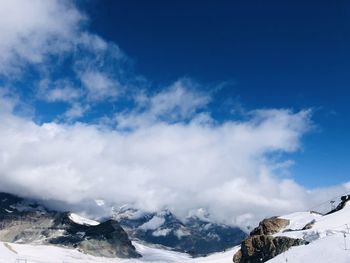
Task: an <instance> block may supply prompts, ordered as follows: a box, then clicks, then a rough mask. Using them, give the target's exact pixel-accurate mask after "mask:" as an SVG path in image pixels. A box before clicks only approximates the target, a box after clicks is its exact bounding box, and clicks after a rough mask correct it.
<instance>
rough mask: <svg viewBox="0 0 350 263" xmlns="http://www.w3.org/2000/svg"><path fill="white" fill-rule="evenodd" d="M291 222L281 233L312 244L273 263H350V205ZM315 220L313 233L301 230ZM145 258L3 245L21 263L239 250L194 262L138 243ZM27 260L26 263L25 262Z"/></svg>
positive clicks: (99, 262) (7, 256) (215, 261)
mask: <svg viewBox="0 0 350 263" xmlns="http://www.w3.org/2000/svg"><path fill="white" fill-rule="evenodd" d="M282 218H286V219H289V220H290V222H291V223H290V225H289V226H287V227H286V229H292V230H294V231H290V232H285V233H279V234H276V235H284V236H290V237H295V238H304V239H307V240H309V241H310V242H311V243H310V244H309V245H305V246H299V247H293V248H291V249H290V250H288V251H287V252H285V253H283V254H281V255H278V256H277V257H275V258H273V259H271V260H269V261H268V262H269V263H285V262H288V263H305V262H317V263H335V262H336V263H349V262H350V234H349V229H348V227H350V204H349V203H348V204H347V205H346V206H345V208H344V209H342V210H340V211H338V212H336V213H334V214H330V215H328V216H320V215H317V214H311V213H309V212H300V213H293V214H290V215H286V216H283V217H282ZM312 220H315V224H314V226H313V228H312V229H309V230H300V229H301V228H303V227H304V226H305V225H306V224H307V223H309V222H310V221H312ZM134 245H135V246H136V248H137V250H138V251H139V252H140V253H141V254H142V255H143V258H142V259H108V258H99V257H93V256H89V255H85V254H82V253H80V252H78V251H76V250H71V249H64V248H59V247H54V246H33V245H22V244H7V243H1V242H0V262H4V263H5V262H6V263H11V262H18V263H63V262H64V263H83V262H84V263H92V262H96V263H131V262H135V263H140V262H154V263H156V262H163V263H164V262H169V263H171V262H189V263H225V262H227V263H228V262H232V256H233V254H234V253H235V252H236V251H237V249H238V248H237V247H236V248H233V249H231V250H229V251H226V252H222V253H216V254H213V255H210V256H208V257H205V258H196V259H193V258H190V257H189V256H188V255H187V254H183V253H177V252H172V251H167V250H164V249H159V248H152V247H148V246H145V245H142V244H139V243H134ZM25 260H26V261H25Z"/></svg>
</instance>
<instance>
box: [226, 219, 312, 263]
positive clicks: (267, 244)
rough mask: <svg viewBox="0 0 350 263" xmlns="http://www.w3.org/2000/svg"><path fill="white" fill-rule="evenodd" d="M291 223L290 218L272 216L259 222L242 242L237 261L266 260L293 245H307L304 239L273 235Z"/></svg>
mask: <svg viewBox="0 0 350 263" xmlns="http://www.w3.org/2000/svg"><path fill="white" fill-rule="evenodd" d="M288 225H289V220H287V219H283V218H278V217H271V218H267V219H264V220H263V221H261V222H260V223H259V226H258V227H256V228H255V229H254V230H253V231H252V232H251V233H250V236H249V237H248V238H247V239H245V240H244V241H243V242H242V243H241V249H240V250H238V251H237V252H236V254H235V255H234V256H233V262H235V263H259V262H265V261H267V260H269V259H272V258H274V257H275V256H277V255H279V254H281V253H283V252H285V251H287V250H288V249H289V248H291V247H292V246H300V245H305V244H307V242H306V241H305V240H303V239H294V238H290V237H284V236H277V237H274V236H272V235H273V234H276V233H278V232H279V231H281V230H282V229H283V228H285V227H286V226H288Z"/></svg>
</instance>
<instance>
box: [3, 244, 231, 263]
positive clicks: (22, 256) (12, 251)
mask: <svg viewBox="0 0 350 263" xmlns="http://www.w3.org/2000/svg"><path fill="white" fill-rule="evenodd" d="M134 246H135V247H136V248H137V251H138V252H140V253H141V254H142V255H143V257H142V258H141V259H119V258H114V259H111V258H103V257H94V256H90V255H86V254H83V253H80V252H79V251H77V250H72V249H65V248H60V247H55V246H33V245H23V244H9V243H3V242H0V262H1V263H2V262H3V263H10V262H14V263H15V262H18V263H22V262H23V263H24V262H26V263H43V262H45V263H62V262H66V263H93V262H94V263H142V262H152V263H165V262H168V263H172V262H188V263H201V262H203V263H225V262H231V260H230V259H231V258H232V254H233V253H234V251H233V250H229V251H227V252H223V253H217V254H214V255H212V256H210V257H207V258H195V259H193V258H191V257H190V256H189V255H188V254H184V253H179V252H173V251H168V250H164V249H159V248H151V247H148V246H144V245H142V244H139V243H134Z"/></svg>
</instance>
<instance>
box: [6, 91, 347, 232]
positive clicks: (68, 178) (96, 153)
mask: <svg viewBox="0 0 350 263" xmlns="http://www.w3.org/2000/svg"><path fill="white" fill-rule="evenodd" d="M157 96H158V95H155V96H154V97H152V98H150V99H151V101H152V99H153V98H155V97H157ZM4 103H7V104H8V105H11V103H9V102H8V100H7V99H2V100H1V104H4ZM13 108H14V106H8V107H1V109H2V110H1V113H0V118H1V120H2V122H1V123H0V138H1V139H0V156H1V158H0V162H1V165H0V174H1V177H0V182H1V183H0V185H1V186H0V190H1V191H11V192H14V193H17V194H22V195H23V194H25V195H28V196H32V197H33V196H34V197H39V198H47V199H50V198H52V199H57V200H61V201H64V202H67V203H71V204H76V203H79V202H84V200H89V199H104V200H106V202H109V203H111V202H115V203H118V204H124V203H129V204H133V205H134V206H136V207H139V208H141V209H144V210H148V211H154V210H159V209H162V208H165V207H168V208H170V209H171V210H172V211H174V212H175V213H176V214H177V215H179V216H182V217H183V216H185V215H187V213H188V212H189V211H191V210H195V209H197V208H204V209H206V210H207V211H208V212H209V213H211V214H212V216H213V217H214V218H215V219H217V220H220V221H226V222H228V223H231V224H232V223H234V224H240V225H246V224H249V223H250V222H252V223H253V222H256V221H257V220H259V219H260V218H261V217H263V216H266V215H272V214H275V213H278V214H280V213H284V212H289V211H294V210H297V209H304V208H306V207H308V206H310V205H311V204H313V203H315V202H316V201H319V200H320V199H321V196H320V195H314V194H312V193H310V192H309V190H307V189H305V188H303V187H302V186H300V185H298V184H297V183H296V182H294V181H293V180H292V179H291V178H290V177H284V176H281V175H280V174H281V173H280V170H281V169H282V170H283V169H288V165H287V166H285V160H279V159H278V158H269V156H271V154H274V153H286V152H293V151H296V150H298V149H299V148H300V147H301V144H300V139H301V137H302V135H303V134H304V133H305V132H307V131H308V129H309V127H310V111H300V112H292V111H290V110H258V111H254V112H252V113H251V116H250V118H249V119H247V120H245V121H225V122H223V123H221V124H213V123H212V124H208V123H205V124H203V123H199V122H194V121H189V122H186V123H184V122H176V123H167V122H163V121H154V122H153V123H152V125H148V126H142V127H139V128H136V129H134V130H133V131H130V132H127V133H125V132H124V131H118V130H115V129H111V128H106V127H103V126H98V125H92V124H87V123H72V124H65V123H61V124H58V123H54V122H48V123H44V124H42V125H39V124H36V123H35V122H33V121H32V120H30V119H28V118H24V117H18V116H16V115H15V114H14V113H13ZM141 116H142V114H141ZM33 149H35V154H34V155H33ZM43 182H45V183H43ZM339 189H343V190H345V189H348V187H346V186H341V187H339V188H338V189H337V190H339ZM332 193H333V192H332ZM322 198H326V197H325V196H322Z"/></svg>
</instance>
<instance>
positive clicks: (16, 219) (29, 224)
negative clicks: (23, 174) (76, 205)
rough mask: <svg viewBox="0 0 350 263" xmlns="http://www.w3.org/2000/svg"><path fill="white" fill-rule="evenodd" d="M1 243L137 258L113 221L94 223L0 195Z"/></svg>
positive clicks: (133, 248)
mask: <svg viewBox="0 0 350 263" xmlns="http://www.w3.org/2000/svg"><path fill="white" fill-rule="evenodd" d="M0 241H4V242H11V243H21V244H36V245H39V244H40V245H49V244H51V245H56V246H62V247H67V248H74V249H78V250H80V251H82V252H84V253H87V254H90V255H94V256H104V257H123V258H129V257H134V258H135V257H140V255H139V254H138V253H137V252H136V249H135V247H134V246H133V245H132V243H131V241H130V240H129V237H128V235H127V233H126V232H125V231H124V230H123V228H122V227H121V226H120V225H119V223H118V222H117V221H115V220H107V221H105V222H101V223H100V222H97V221H92V220H88V219H85V218H83V217H80V216H78V215H76V214H74V213H69V212H58V211H52V210H49V209H47V208H45V207H43V206H42V205H40V204H39V203H37V202H35V201H31V200H26V199H23V198H20V197H17V196H14V195H11V194H6V193H0Z"/></svg>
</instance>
